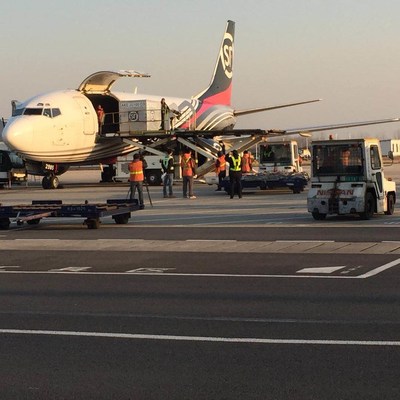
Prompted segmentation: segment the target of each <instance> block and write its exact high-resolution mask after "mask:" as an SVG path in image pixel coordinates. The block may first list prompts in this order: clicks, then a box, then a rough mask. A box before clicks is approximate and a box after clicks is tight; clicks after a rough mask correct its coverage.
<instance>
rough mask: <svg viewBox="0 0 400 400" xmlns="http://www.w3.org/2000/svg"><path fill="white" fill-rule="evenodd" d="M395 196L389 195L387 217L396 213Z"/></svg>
mask: <svg viewBox="0 0 400 400" xmlns="http://www.w3.org/2000/svg"><path fill="white" fill-rule="evenodd" d="M394 203H395V201H394V195H393V194H389V195H388V197H387V207H386V211H385V214H386V215H393V213H394Z"/></svg>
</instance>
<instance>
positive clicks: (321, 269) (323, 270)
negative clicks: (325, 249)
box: [297, 265, 346, 274]
mask: <svg viewBox="0 0 400 400" xmlns="http://www.w3.org/2000/svg"><path fill="white" fill-rule="evenodd" d="M343 268H346V266H345V265H342V266H338V267H312V268H303V269H299V270H298V271H297V273H298V274H331V273H332V272H335V271H338V270H339V269H343Z"/></svg>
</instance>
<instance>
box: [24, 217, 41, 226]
mask: <svg viewBox="0 0 400 400" xmlns="http://www.w3.org/2000/svg"><path fill="white" fill-rule="evenodd" d="M40 220H41V218H35V219H30V220H28V221H26V223H27V224H28V225H38V224H39V222H40Z"/></svg>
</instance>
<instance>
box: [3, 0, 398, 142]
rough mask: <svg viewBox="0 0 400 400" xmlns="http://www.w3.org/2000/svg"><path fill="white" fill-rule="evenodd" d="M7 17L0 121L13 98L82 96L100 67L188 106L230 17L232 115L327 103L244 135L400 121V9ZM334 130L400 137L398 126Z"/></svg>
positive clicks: (290, 1) (81, 6)
mask: <svg viewBox="0 0 400 400" xmlns="http://www.w3.org/2000/svg"><path fill="white" fill-rule="evenodd" d="M0 15H1V24H0V38H1V40H0V57H1V58H0V60H1V69H0V87H1V91H0V117H4V118H8V117H9V116H10V113H11V105H10V102H11V100H13V99H15V100H20V101H23V100H26V99H28V98H29V97H31V96H34V95H36V94H39V93H43V92H47V91H52V90H58V89H75V88H78V86H79V84H80V83H81V82H82V81H83V80H84V79H85V78H86V77H87V76H89V75H91V74H92V73H94V72H96V71H101V70H120V69H134V70H137V71H141V72H147V73H150V74H151V78H142V79H132V78H125V79H121V80H120V81H119V82H118V83H117V84H116V85H115V87H116V89H118V90H123V91H127V92H132V91H134V90H135V88H137V90H138V93H144V94H156V95H160V96H175V97H187V98H190V97H191V96H192V95H195V94H197V93H199V92H200V91H201V90H203V89H204V88H206V87H207V86H208V84H209V82H210V79H211V76H212V73H213V70H214V64H215V61H216V59H217V53H218V50H219V46H220V43H221V40H222V35H223V32H224V29H225V25H226V21H227V20H228V19H230V20H233V21H235V22H236V29H235V56H234V57H235V58H234V63H233V71H234V76H233V89H232V105H233V107H234V108H235V109H238V110H240V109H247V108H253V107H264V106H273V105H279V104H284V103H290V102H297V101H304V100H311V99H319V98H321V99H323V100H322V101H321V102H318V103H313V104H309V105H302V106H297V107H292V108H286V109H280V110H274V111H269V112H264V113H258V114H253V115H248V116H243V117H241V118H240V119H239V120H238V122H237V124H236V128H260V129H289V128H301V127H308V126H319V125H327V124H334V123H344V122H354V121H364V120H374V119H385V118H394V117H400V107H399V106H400V91H399V86H400V75H399V73H398V71H399V69H400V24H399V23H398V15H400V2H399V1H398V0H379V1H378V0H362V1H361V0H335V1H326V0H246V1H243V0H212V1H211V0H202V1H199V2H192V1H188V0H174V1H161V0H141V1H137V0H113V1H109V0H96V1H94V0H85V1H81V0H69V1H64V0H51V1H47V0H35V1H28V0H20V1H13V2H11V1H7V2H4V4H2V6H1V11H0ZM332 133H333V134H334V137H336V138H340V137H342V138H347V137H348V136H349V135H357V134H360V135H361V134H362V135H364V136H365V135H367V136H378V137H385V138H389V137H395V138H400V123H392V124H385V125H378V126H374V127H363V128H355V129H344V130H338V131H333V132H332ZM323 135H324V136H322V137H325V136H327V135H328V133H324V134H323ZM316 136H318V135H314V137H316Z"/></svg>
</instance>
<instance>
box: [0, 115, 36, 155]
mask: <svg viewBox="0 0 400 400" xmlns="http://www.w3.org/2000/svg"><path fill="white" fill-rule="evenodd" d="M2 137H3V142H4V143H5V144H6V145H7V146H8V147H9V148H10V149H11V150H14V151H16V152H22V153H24V152H26V151H27V150H29V148H30V147H31V145H32V140H33V129H32V125H31V124H29V123H28V122H27V121H24V120H19V119H16V120H14V121H13V120H11V121H8V123H7V124H6V126H5V127H4V130H3V134H2Z"/></svg>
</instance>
